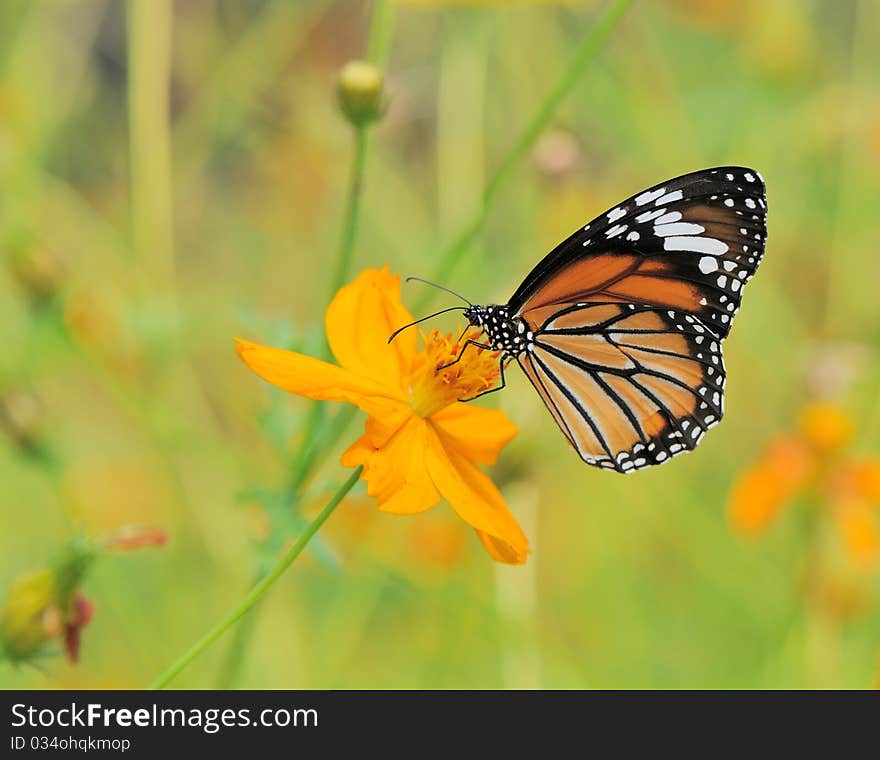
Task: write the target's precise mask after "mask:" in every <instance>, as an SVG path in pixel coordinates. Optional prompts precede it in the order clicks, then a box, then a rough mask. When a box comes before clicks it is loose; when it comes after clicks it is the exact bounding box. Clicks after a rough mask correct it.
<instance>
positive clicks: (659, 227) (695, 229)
mask: <svg viewBox="0 0 880 760" xmlns="http://www.w3.org/2000/svg"><path fill="white" fill-rule="evenodd" d="M666 216H671V214H667V215H666ZM679 216H681V214H679ZM663 218H664V219H665V218H666V217H663ZM660 221H661V220H660V219H658V220H657V222H656V226H655V227H654V234H655V235H659V236H660V237H666V236H667V235H699V234H700V233H701V232H705V231H706V228H705V227H703V226H702V225H700V224H691V223H690V222H674V223H672V224H660Z"/></svg>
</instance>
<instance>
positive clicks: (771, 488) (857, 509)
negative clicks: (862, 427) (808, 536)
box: [728, 402, 880, 568]
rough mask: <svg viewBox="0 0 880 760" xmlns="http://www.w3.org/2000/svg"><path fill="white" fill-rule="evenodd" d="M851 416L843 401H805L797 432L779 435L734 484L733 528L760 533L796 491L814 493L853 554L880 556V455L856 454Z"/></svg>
mask: <svg viewBox="0 0 880 760" xmlns="http://www.w3.org/2000/svg"><path fill="white" fill-rule="evenodd" d="M853 432H854V425H853V420H852V418H851V417H850V416H849V415H848V414H847V413H846V412H845V411H844V410H843V409H842V408H840V407H839V406H837V405H836V404H832V403H829V402H813V403H809V404H807V405H805V406H804V408H803V409H802V410H801V413H800V415H799V424H798V429H797V431H796V432H794V433H789V434H785V435H781V436H777V437H776V438H774V439H772V440H771V441H770V442H769V443H768V445H767V446H766V447H765V449H764V452H763V454H762V456H761V457H760V459H759V460H758V461H757V462H756V463H755V464H753V465H751V466H750V467H749V468H747V469H746V470H745V472H743V473H742V474H741V475H740V477H739V479H738V480H737V481H736V483H734V486H733V489H732V491H731V494H730V500H729V502H728V513H729V515H730V519H731V523H732V524H733V526H734V528H735V529H737V530H739V531H741V532H744V533H753V534H754V533H759V532H760V531H762V530H764V529H765V528H766V527H767V526H768V525H769V524H770V523H771V522H772V520H773V519H774V518H775V517H776V515H777V514H779V512H780V511H781V510H782V509H783V508H784V507H785V506H786V505H787V504H788V502H789V501H790V500H791V499H792V498H793V497H794V496H796V495H798V494H801V493H805V492H811V493H814V494H815V495H816V496H817V497H818V499H819V501H820V502H821V503H822V504H825V505H827V506H828V507H829V509H830V514H831V516H832V517H833V519H834V520H835V522H836V524H837V528H838V531H839V532H840V536H841V539H842V542H843V545H844V547H845V549H846V551H847V554H848V556H849V557H850V559H851V560H852V561H853V562H854V563H855V564H857V565H859V566H862V567H866V568H869V567H873V566H875V565H876V564H877V562H878V561H880V458H863V459H859V458H855V457H852V456H850V455H848V453H847V451H846V448H847V446H848V445H849V443H850V442H851V441H852V437H853Z"/></svg>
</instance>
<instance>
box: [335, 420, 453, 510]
mask: <svg viewBox="0 0 880 760" xmlns="http://www.w3.org/2000/svg"><path fill="white" fill-rule="evenodd" d="M426 431H427V425H426V424H425V422H424V420H422V419H420V418H418V417H411V418H410V419H409V420H408V421H407V423H406V424H405V425H404V426H403V427H401V428H400V430H398V431H397V432H396V433H395V434H394V435H393V436H392V437H391V438H390V439H389V440H388V442H387V443H386V445H385V446H383V447H381V448H376V447H375V446H373V444H372V442H371V439H370V437H369V435H365V436H363V437H362V438H360V439H359V440H358V441H356V442H355V443H354V444H353V445H352V446H351V447H350V448H349V449H348V451H346V452H345V454H343V455H342V464H343V465H344V466H346V467H355V466H357V465H359V464H362V465H364V471H363V474H362V475H361V479H362V480H365V481H367V494H368V495H369V496H373V497H375V498H376V499H377V500H378V501H379V509H381V510H382V511H384V512H393V513H395V514H413V513H416V512H423V511H424V510H426V509H428V508H430V507H433V506H434V505H435V504H436V503H437V502H438V501H439V500H440V494H439V493H438V492H437V489H436V488H435V486H434V483H433V482H432V480H431V478H430V476H429V475H428V469H427V467H426V465H425V447H426V442H425V436H426Z"/></svg>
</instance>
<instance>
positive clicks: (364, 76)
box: [337, 61, 385, 127]
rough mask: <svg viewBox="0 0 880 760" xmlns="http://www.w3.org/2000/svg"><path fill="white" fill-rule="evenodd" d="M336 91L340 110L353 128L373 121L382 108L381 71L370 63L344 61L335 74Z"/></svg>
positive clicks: (383, 101)
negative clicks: (340, 68)
mask: <svg viewBox="0 0 880 760" xmlns="http://www.w3.org/2000/svg"><path fill="white" fill-rule="evenodd" d="M337 94H338V96H339V106H340V108H342V112H343V113H344V114H345V116H346V118H348V120H349V121H350V122H351V123H352V124H353V125H355V126H356V127H359V126H363V125H365V124H369V123H371V122H374V121H376V120H377V119H379V118H380V117H381V116H382V113H383V111H384V110H385V93H384V88H383V82H382V72H381V71H379V69H377V68H376V67H375V66H374V65H373V64H371V63H366V62H364V61H351V62H349V63H347V64H346V65H345V67H344V68H343V69H342V72H341V73H340V75H339V82H338V84H337Z"/></svg>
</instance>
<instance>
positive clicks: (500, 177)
mask: <svg viewBox="0 0 880 760" xmlns="http://www.w3.org/2000/svg"><path fill="white" fill-rule="evenodd" d="M631 4H632V0H614V2H612V3H611V4H610V5H609V6H608V8H607V9H606V10H605V12H604V13H603V14H602V16H601V17H600V18H599V20H598V21H596V23H595V24H593V26H591V27H590V30H589V31H588V32H587V34H586V36H585V37H584V38H583V40H582V41H581V43H580V45H579V46H578V49H577V51H576V52H575V54H574V57H573V58H572V59H571V62H570V63H569V64H568V68H566V69H565V71H564V72H563V73H562V76H561V77H560V78H559V80H558V81H557V82H556V84H555V85H554V87H553V89H552V90H550V92H549V94H548V95H547V97H546V98H545V99H544V102H543V103H541V105H540V106H539V107H538V110H537V111H535V113H534V115H533V116H532V118H531V119H530V120H529V123H528V124H527V125H526V128H525V129H524V130H523V132H522V134H520V136H519V138H518V139H517V141H516V142H515V143H514V145H513V147H512V148H511V149H510V151H509V152H508V153H507V155H506V156H505V157H504V158H503V159H502V161H501V163H500V164H499V165H498V167H497V168H496V169H495V172H494V173H493V174H492V176H491V178H490V179H489V182H488V183H487V184H486V189H485V191H484V193H483V202H482V204H481V205H480V206H479V207H478V208H477V209H476V210H475V211H474V213H473V215H472V216H471V219H470V221H469V222H468V223H467V224H465V226H464V229H462V231H461V232H460V233H459V235H458V236H457V237H456V238H455V239H454V240H453V241H452V243H450V245H449V247H448V248H446V250H445V251H444V252H443V253H442V254H441V255H440V257H439V260H440V263H439V265H438V266H437V269H436V270H435V271H434V274H433V277H432V279H433V280H434V281H435V282H445V281H447V280H448V279H449V277H450V275H451V274H452V272H453V270H454V269H455V267H456V266H457V265H458V263H459V261H461V258H462V256H463V255H464V254H465V252H466V251H467V250H468V248H470V246H471V245H472V244H473V242H474V240H475V239H476V238H477V235H479V233H480V231H481V230H482V228H483V225H484V224H485V223H486V219H487V218H488V216H489V212H490V210H491V209H492V206H493V205H494V204H495V202H496V201H497V200H498V197H499V195H500V194H501V191H502V190H503V189H504V188H505V187H506V186H507V184H508V183H509V181H510V178H511V175H512V174H513V172H514V171H515V170H516V169H517V168H518V167H519V165H520V164H521V163H522V162H523V159H525V158H526V156H527V154H528V152H529V150H531V148H532V146H533V145H534V144H535V141H536V140H537V139H538V137H539V136H540V134H541V132H543V131H544V128H545V127H546V126H547V124H548V123H549V122H550V119H551V118H552V117H553V114H554V113H555V112H556V109H557V108H558V107H559V104H560V103H561V102H562V101H563V100H564V99H565V97H566V96H567V95H568V94H569V93H570V92H571V90H572V89H573V88H574V86H575V84H577V82H578V80H579V79H580V77H581V76H582V75H583V73H584V71H585V70H586V68H587V66H588V64H590V63H591V62H592V61H593V59H594V58H595V57H596V55H597V54H598V53H599V51H600V50H601V48H602V45H603V44H604V43H605V40H606V39H608V36H609V35H610V34H611V32H612V31H613V30H614V27H616V26H617V24H618V22H619V21H620V19H621V17H622V16H623V14H624V13H625V12H626V10H627V8H629V6H630V5H631ZM433 297H434V291H433V290H431V289H426V290H424V291H423V295H422V297H421V298H420V299H419V300H418V301H417V302H416V310H417V311H419V310H421V309H424V308H425V307H426V306H427V305H428V303H429V302H430V300H431V299H432V298H433Z"/></svg>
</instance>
